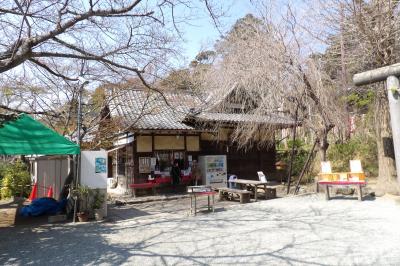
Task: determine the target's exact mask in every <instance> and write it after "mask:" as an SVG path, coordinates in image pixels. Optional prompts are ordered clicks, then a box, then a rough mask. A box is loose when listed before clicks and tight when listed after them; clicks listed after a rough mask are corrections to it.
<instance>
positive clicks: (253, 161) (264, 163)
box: [201, 140, 276, 180]
mask: <svg viewBox="0 0 400 266" xmlns="http://www.w3.org/2000/svg"><path fill="white" fill-rule="evenodd" d="M201 154H203V155H217V154H225V155H226V156H227V164H228V175H231V174H235V175H237V176H238V177H239V178H243V179H254V180H257V179H258V176H257V171H263V172H264V173H265V174H267V176H268V174H273V173H275V161H276V150H275V145H272V146H270V147H265V148H257V147H253V148H250V149H247V150H243V149H238V147H237V146H235V145H230V144H229V143H228V142H216V141H205V140H202V141H201ZM273 176H274V175H273Z"/></svg>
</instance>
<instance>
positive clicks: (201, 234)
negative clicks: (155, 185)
mask: <svg viewBox="0 0 400 266" xmlns="http://www.w3.org/2000/svg"><path fill="white" fill-rule="evenodd" d="M169 204H171V205H174V204H175V205H176V204H179V201H176V202H175V203H174V202H171V203H169ZM185 204H186V202H185ZM124 208H125V209H126V210H125V211H124V213H129V214H130V215H125V216H124V215H118V216H114V221H113V222H105V223H85V224H82V223H81V224H76V225H73V224H64V225H53V226H39V227H36V228H27V227H25V228H18V227H17V228H13V229H0V264H1V265H4V264H15V265H26V264H34V265H82V264H89V265H121V264H125V265H400V205H398V204H396V203H395V202H394V201H393V200H390V199H387V198H377V199H375V200H372V199H371V200H365V201H363V202H359V201H357V200H355V199H354V198H352V199H335V200H331V201H325V200H324V199H323V196H322V195H309V196H303V197H295V198H283V199H276V200H269V201H262V202H258V203H251V204H245V205H236V206H233V207H231V208H227V209H226V210H222V211H219V212H216V213H212V214H205V215H199V216H196V217H187V216H186V213H185V212H184V211H183V210H182V209H179V208H178V210H177V211H173V212H171V213H169V212H168V211H167V210H168V208H167V206H164V207H163V208H161V210H158V211H156V210H155V207H154V206H153V207H151V206H150V207H149V206H147V207H138V206H136V205H132V206H129V207H128V206H125V207H124ZM163 210H164V211H163ZM117 213H118V212H117ZM120 213H121V210H120ZM133 216H136V217H133ZM115 217H116V218H115ZM132 217H133V218H132Z"/></svg>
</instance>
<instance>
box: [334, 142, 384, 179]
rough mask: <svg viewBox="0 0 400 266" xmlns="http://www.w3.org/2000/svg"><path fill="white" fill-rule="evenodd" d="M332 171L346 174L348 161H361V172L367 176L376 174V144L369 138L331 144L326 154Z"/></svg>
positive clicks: (348, 167)
mask: <svg viewBox="0 0 400 266" xmlns="http://www.w3.org/2000/svg"><path fill="white" fill-rule="evenodd" d="M327 157H328V160H329V161H330V162H331V164H332V171H335V172H342V171H343V172H347V171H349V170H350V165H349V161H350V160H355V159H358V160H361V163H362V166H363V170H364V172H366V173H367V174H369V175H373V176H376V175H377V174H378V158H377V150H376V142H375V141H374V139H372V138H371V137H365V138H360V137H354V138H352V139H350V140H349V141H347V142H345V143H339V144H332V145H331V146H330V147H329V149H328V153H327Z"/></svg>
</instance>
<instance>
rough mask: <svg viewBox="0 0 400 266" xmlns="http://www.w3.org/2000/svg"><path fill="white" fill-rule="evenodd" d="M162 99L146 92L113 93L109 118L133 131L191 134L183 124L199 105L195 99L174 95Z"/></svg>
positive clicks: (182, 94)
mask: <svg viewBox="0 0 400 266" xmlns="http://www.w3.org/2000/svg"><path fill="white" fill-rule="evenodd" d="M163 95H164V97H165V98H164V97H163ZM163 95H161V94H159V93H157V92H152V91H147V90H133V89H129V90H120V91H118V92H115V91H114V97H113V99H112V101H111V104H110V109H111V115H112V116H118V117H120V118H122V122H123V123H124V126H125V127H130V128H134V129H165V130H194V128H193V127H191V126H188V125H186V124H184V123H183V122H182V121H184V119H185V116H186V115H187V114H188V113H189V111H190V109H191V108H194V107H196V106H198V105H199V101H198V100H197V99H196V97H193V96H192V95H190V94H188V93H173V92H168V93H165V94H163ZM167 103H168V104H167Z"/></svg>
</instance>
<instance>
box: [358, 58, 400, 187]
mask: <svg viewBox="0 0 400 266" xmlns="http://www.w3.org/2000/svg"><path fill="white" fill-rule="evenodd" d="M399 76H400V63H399V64H394V65H391V66H387V67H381V68H377V69H374V70H370V71H366V72H362V73H359V74H355V75H354V76H353V82H354V84H355V85H356V86H361V85H367V84H371V83H375V82H380V81H385V80H386V89H387V93H388V99H389V111H390V122H391V126H392V136H393V146H394V155H395V160H396V172H397V182H399V183H400V91H399V78H398V77H399Z"/></svg>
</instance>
